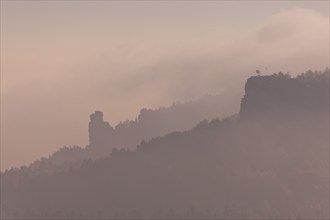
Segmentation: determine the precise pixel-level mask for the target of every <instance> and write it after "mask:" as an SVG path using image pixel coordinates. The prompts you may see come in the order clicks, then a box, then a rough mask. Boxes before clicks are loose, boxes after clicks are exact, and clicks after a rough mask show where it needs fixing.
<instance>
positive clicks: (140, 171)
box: [1, 71, 329, 219]
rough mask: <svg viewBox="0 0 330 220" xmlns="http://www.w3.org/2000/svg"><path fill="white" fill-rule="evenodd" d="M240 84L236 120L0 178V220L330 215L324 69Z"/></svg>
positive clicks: (227, 119)
mask: <svg viewBox="0 0 330 220" xmlns="http://www.w3.org/2000/svg"><path fill="white" fill-rule="evenodd" d="M265 83H269V84H268V85H267V86H265ZM292 83H293V84H294V85H297V87H293V86H292ZM245 88H246V94H245V96H244V98H243V100H242V103H241V110H240V115H238V116H236V117H235V116H234V117H231V118H225V119H222V120H218V119H214V120H212V121H210V122H208V121H203V122H201V123H200V124H198V125H197V126H196V127H194V128H193V129H192V130H189V131H185V132H173V133H170V134H168V135H165V136H163V137H158V138H154V139H152V140H150V141H148V142H142V143H141V144H140V145H139V146H138V147H137V149H136V150H134V151H129V150H123V149H121V150H119V149H118V150H117V149H113V151H112V153H111V156H110V158H104V159H99V160H96V161H94V162H93V161H85V162H84V163H82V164H81V166H79V167H71V168H68V169H66V170H63V171H60V172H55V173H51V172H52V169H51V164H48V163H45V164H43V166H38V169H41V170H42V172H38V171H36V170H32V169H31V168H25V169H20V170H17V171H7V172H6V173H4V174H1V181H2V192H3V195H2V198H5V200H3V205H4V206H3V207H2V215H3V216H5V217H13V216H14V217H17V216H21V217H22V216H23V217H33V218H37V217H43V218H45V217H61V216H62V217H63V216H66V217H77V216H78V217H79V218H84V217H86V218H90V217H91V216H94V217H95V216H98V217H102V216H104V217H107V218H109V217H114V218H123V219H127V218H141V217H143V218H152V219H155V218H166V219H170V218H199V219H200V218H209V217H210V218H263V217H272V218H277V219H278V218H287V217H301V218H307V219H316V218H329V197H328V195H329V71H326V72H324V73H309V74H306V75H301V76H299V77H297V78H290V77H288V76H283V75H281V74H279V75H273V76H271V77H269V76H259V77H251V78H250V79H249V80H248V81H247V84H246V86H245ZM270 88H271V89H270ZM297 88H299V90H300V92H297ZM311 88H312V89H311ZM283 91H285V92H283ZM286 97H290V98H287V99H286ZM309 97H310V98H309ZM281 100H282V101H281ZM311 102H312V103H311ZM47 171H48V172H47Z"/></svg>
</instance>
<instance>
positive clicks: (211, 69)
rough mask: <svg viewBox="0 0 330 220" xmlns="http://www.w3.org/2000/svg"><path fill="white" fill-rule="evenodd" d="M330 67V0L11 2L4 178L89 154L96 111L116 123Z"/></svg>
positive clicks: (5, 32) (5, 5) (5, 15)
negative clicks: (40, 163)
mask: <svg viewBox="0 0 330 220" xmlns="http://www.w3.org/2000/svg"><path fill="white" fill-rule="evenodd" d="M327 66H329V1H266V2H261V1H179V2H173V1H157V2H153V1H137V2H134V1H125V2H119V1H59V2H57V1H1V170H5V169H8V168H10V167H18V166H21V165H24V164H25V165H27V164H29V163H31V162H33V161H34V160H36V159H39V158H40V157H42V156H48V155H49V154H51V153H52V152H54V151H56V150H57V149H58V148H60V147H62V146H64V145H65V146H72V145H79V146H85V145H86V144H87V143H88V133H87V132H88V131H87V125H88V121H89V117H88V116H89V115H90V114H91V113H92V112H94V111H95V110H101V111H103V112H104V117H105V120H107V121H109V122H110V123H111V124H112V125H116V124H117V123H118V122H119V121H121V120H126V119H134V118H135V117H136V116H137V115H138V113H139V111H140V109H141V108H144V107H147V108H158V107H161V106H169V105H171V104H172V103H173V102H176V101H187V100H194V99H196V98H198V97H201V96H203V95H205V94H225V95H227V97H228V98H231V95H232V94H234V93H237V92H240V93H242V94H243V88H244V82H245V80H246V79H247V78H248V77H249V76H250V75H253V74H254V73H255V70H256V69H259V70H261V72H262V74H272V73H274V72H279V71H282V72H289V73H291V74H292V75H296V74H299V73H301V72H303V71H306V70H308V69H312V70H323V69H325V68H326V67H327ZM235 112H238V109H233V113H235Z"/></svg>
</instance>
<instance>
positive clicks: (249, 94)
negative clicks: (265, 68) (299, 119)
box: [240, 70, 329, 120]
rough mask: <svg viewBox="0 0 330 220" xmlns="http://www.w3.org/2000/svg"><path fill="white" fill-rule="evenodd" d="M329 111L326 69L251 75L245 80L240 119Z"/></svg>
mask: <svg viewBox="0 0 330 220" xmlns="http://www.w3.org/2000/svg"><path fill="white" fill-rule="evenodd" d="M308 112H309V113H310V112H315V114H322V115H323V114H328V113H329V70H326V71H325V72H323V73H312V72H311V71H310V72H307V73H306V74H302V75H299V76H297V77H296V78H291V77H290V76H289V75H284V74H282V73H279V74H274V75H271V76H253V77H250V78H249V79H248V80H247V82H246V84H245V95H244V97H243V99H242V102H241V107H240V119H241V120H248V119H254V118H255V117H258V118H264V119H267V118H272V119H274V118H282V119H286V118H288V117H295V116H304V114H306V113H308Z"/></svg>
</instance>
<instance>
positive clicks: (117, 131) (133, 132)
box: [49, 95, 239, 165]
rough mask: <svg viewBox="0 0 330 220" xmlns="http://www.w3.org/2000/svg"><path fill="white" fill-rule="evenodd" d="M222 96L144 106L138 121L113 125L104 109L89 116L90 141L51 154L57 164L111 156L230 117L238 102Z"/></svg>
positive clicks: (52, 159)
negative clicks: (144, 142) (153, 139)
mask: <svg viewBox="0 0 330 220" xmlns="http://www.w3.org/2000/svg"><path fill="white" fill-rule="evenodd" d="M232 98H233V99H232V100H228V99H225V97H223V96H221V95H214V96H213V95H205V96H203V97H201V98H200V99H197V100H194V101H190V102H185V103H180V102H177V103H175V104H173V105H172V106H170V107H161V108H159V109H155V110H152V109H145V108H144V109H142V110H141V111H140V114H139V115H138V117H137V118H136V119H135V120H126V121H124V122H120V123H119V124H117V125H116V126H114V127H112V126H111V125H110V124H109V123H108V122H106V121H104V120H103V112H101V111H96V112H94V113H93V114H91V115H90V122H89V126H88V129H89V144H88V145H87V146H86V148H81V147H78V146H74V147H63V148H61V149H60V150H58V151H57V152H55V153H53V154H52V155H50V157H49V161H51V162H52V163H54V164H58V165H61V164H64V163H72V162H77V161H81V160H85V159H98V158H100V157H108V156H110V154H111V151H112V149H113V148H120V149H131V150H132V149H134V148H135V147H136V146H137V145H138V144H140V143H141V142H142V141H148V140H150V139H151V138H154V137H158V136H163V135H165V134H167V133H170V132H173V131H184V130H189V129H191V128H193V127H194V126H195V125H196V124H198V123H199V122H200V121H203V120H210V119H213V118H218V117H224V116H229V115H231V114H233V113H232V111H233V109H235V107H237V111H238V109H239V105H238V104H236V103H235V101H238V98H237V100H235V97H232Z"/></svg>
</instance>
